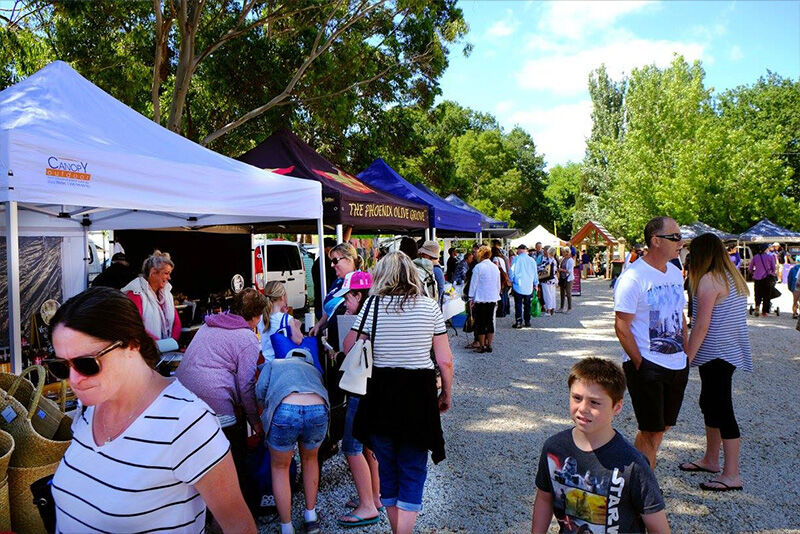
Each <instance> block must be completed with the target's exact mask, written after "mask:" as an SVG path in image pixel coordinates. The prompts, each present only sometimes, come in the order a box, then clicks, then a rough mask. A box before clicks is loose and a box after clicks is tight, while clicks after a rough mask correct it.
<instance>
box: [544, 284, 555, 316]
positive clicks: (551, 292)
mask: <svg viewBox="0 0 800 534" xmlns="http://www.w3.org/2000/svg"><path fill="white" fill-rule="evenodd" d="M542 297H543V298H544V309H545V310H554V309H555V307H556V285H555V284H542Z"/></svg>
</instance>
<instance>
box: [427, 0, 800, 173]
mask: <svg viewBox="0 0 800 534" xmlns="http://www.w3.org/2000/svg"><path fill="white" fill-rule="evenodd" d="M459 6H460V7H461V9H463V11H464V16H465V18H466V20H467V23H468V24H469V27H470V31H469V35H468V36H467V41H468V42H470V43H472V44H473V46H474V49H473V52H472V54H471V55H470V56H469V57H466V58H465V57H464V56H463V55H462V54H461V53H460V50H458V49H456V48H455V47H454V49H453V51H452V53H451V55H450V66H449V67H448V69H447V71H446V72H445V74H444V76H443V78H442V80H441V87H442V91H443V95H442V98H443V99H447V100H454V101H456V102H458V103H459V104H461V105H463V106H467V107H470V108H472V109H475V110H480V111H485V112H488V113H491V114H493V115H494V116H496V117H497V119H498V120H499V121H500V123H501V125H502V126H503V127H504V128H506V129H510V128H512V127H513V126H515V125H519V126H522V127H523V128H525V129H526V130H527V131H528V132H529V133H530V134H531V135H532V136H533V139H534V141H535V143H536V146H537V150H538V152H540V153H543V154H544V156H545V159H546V161H547V165H548V167H552V166H553V165H556V164H559V163H566V162H567V161H580V160H581V159H583V153H584V148H585V144H584V141H585V138H586V137H587V136H588V135H589V133H590V131H591V116H590V115H591V101H590V100H589V93H588V90H587V77H588V74H589V72H590V71H591V70H592V69H594V68H596V67H598V66H599V65H600V63H605V64H606V68H607V69H608V71H609V74H610V75H611V76H612V78H615V79H619V78H620V77H621V76H622V75H623V74H625V73H630V71H631V69H633V68H636V67H639V66H642V65H647V64H653V63H655V64H656V65H658V66H660V67H664V66H667V65H668V64H669V63H670V61H671V60H672V57H673V53H675V52H678V53H680V54H682V55H683V56H684V57H685V58H686V59H687V60H689V61H693V60H695V59H698V60H700V61H701V62H702V64H703V68H704V69H705V71H706V87H713V88H714V89H715V90H716V91H718V92H721V91H724V90H725V89H728V88H732V87H736V86H738V85H749V84H752V83H753V82H755V81H756V80H757V79H758V77H759V76H761V75H764V74H766V72H767V69H769V70H771V71H773V72H776V73H778V74H780V75H781V76H784V77H790V78H792V79H794V80H797V79H798V77H800V1H775V2H772V1H759V2H755V1H752V2H729V1H710V2H695V1H672V0H670V1H633V0H628V1H608V2H601V1H594V2H583V1H574V0H557V1H548V2H540V1H530V2H525V1H511V2H507V1H489V0H483V1H463V2H460V3H459Z"/></svg>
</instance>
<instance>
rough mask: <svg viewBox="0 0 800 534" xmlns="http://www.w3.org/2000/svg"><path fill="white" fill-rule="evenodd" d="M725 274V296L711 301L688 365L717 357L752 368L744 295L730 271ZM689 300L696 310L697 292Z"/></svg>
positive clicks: (699, 363)
mask: <svg viewBox="0 0 800 534" xmlns="http://www.w3.org/2000/svg"><path fill="white" fill-rule="evenodd" d="M726 274H727V273H726ZM727 277H728V291H729V292H728V296H727V297H725V298H724V299H722V300H721V301H720V302H718V303H717V304H715V305H714V309H713V310H712V311H711V322H710V323H709V325H708V332H707V333H706V337H705V338H703V343H702V344H701V345H700V348H699V349H697V355H696V356H695V357H694V360H692V365H693V366H698V365H703V364H704V363H708V362H710V361H711V360H714V359H716V358H720V359H722V360H725V361H726V362H728V363H729V364H731V365H733V366H735V367H738V368H739V369H742V370H743V371H752V370H753V359H752V356H751V354H750V352H751V351H750V334H749V332H748V331H747V295H742V294H740V293H738V292H737V291H736V285H735V284H734V282H733V277H731V275H730V274H727ZM692 301H693V302H694V309H695V310H696V309H697V296H693V297H692Z"/></svg>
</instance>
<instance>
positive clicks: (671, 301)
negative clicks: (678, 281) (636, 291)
mask: <svg viewBox="0 0 800 534" xmlns="http://www.w3.org/2000/svg"><path fill="white" fill-rule="evenodd" d="M646 298H647V303H648V304H649V305H650V324H649V330H650V352H656V353H659V354H676V353H678V352H683V313H682V311H683V291H682V290H681V288H679V287H677V286H674V285H668V286H656V287H651V288H650V289H649V290H648V291H647V297H646Z"/></svg>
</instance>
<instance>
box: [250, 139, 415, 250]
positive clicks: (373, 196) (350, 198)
mask: <svg viewBox="0 0 800 534" xmlns="http://www.w3.org/2000/svg"><path fill="white" fill-rule="evenodd" d="M239 159H240V160H241V161H244V162H245V163H249V164H251V165H254V166H256V167H259V168H262V169H270V170H272V171H273V172H275V173H278V174H284V175H288V176H293V177H296V178H305V179H307V180H314V181H317V182H320V183H321V184H322V207H323V221H324V224H325V226H326V227H327V228H330V229H332V228H334V227H337V226H339V225H344V226H350V227H352V229H353V231H354V232H355V233H394V232H402V233H416V234H421V233H422V232H423V231H424V230H425V229H426V228H428V226H429V221H428V208H427V206H425V205H422V204H417V203H414V202H410V201H408V200H405V199H402V198H398V197H396V196H393V195H390V194H388V193H386V192H384V191H381V190H379V189H377V188H375V187H373V186H369V185H367V184H365V183H364V182H362V181H361V180H359V179H358V178H356V177H355V176H353V175H351V174H348V173H346V172H344V171H343V170H341V169H340V168H339V167H337V166H336V165H334V164H333V163H331V162H330V161H328V160H326V159H325V158H323V157H322V156H321V155H320V154H318V153H317V152H316V151H315V150H314V149H313V148H311V147H310V146H309V145H308V144H307V143H305V142H304V141H302V140H301V139H300V138H299V137H297V136H296V135H295V134H293V133H291V132H290V131H288V130H286V129H281V130H279V131H277V132H275V133H273V134H272V135H271V136H269V137H268V138H267V139H265V140H264V141H263V142H262V143H261V144H259V145H258V146H256V147H255V148H253V149H251V150H249V151H247V152H246V153H244V154H242V155H241V156H240V157H239ZM309 223H310V221H309ZM305 226H309V227H310V226H311V225H310V224H308V225H303V224H294V223H291V224H288V225H275V224H269V225H258V226H256V231H273V232H292V231H294V232H304V231H305V230H304V228H305ZM337 233H338V232H337Z"/></svg>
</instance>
